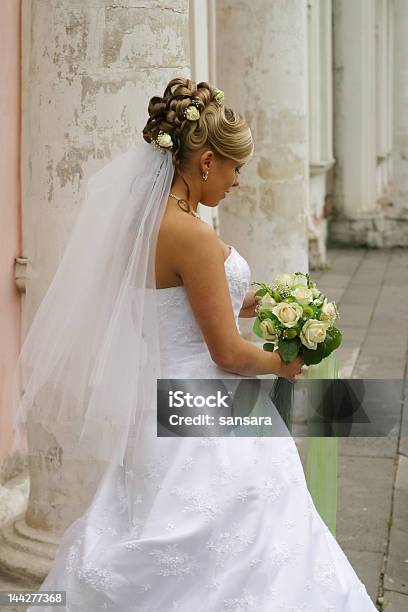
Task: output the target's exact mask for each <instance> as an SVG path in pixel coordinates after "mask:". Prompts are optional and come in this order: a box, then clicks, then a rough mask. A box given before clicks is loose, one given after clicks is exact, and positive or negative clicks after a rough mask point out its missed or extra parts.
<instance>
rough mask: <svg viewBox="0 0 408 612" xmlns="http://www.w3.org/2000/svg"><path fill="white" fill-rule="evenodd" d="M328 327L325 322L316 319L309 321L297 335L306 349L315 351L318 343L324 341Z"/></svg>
mask: <svg viewBox="0 0 408 612" xmlns="http://www.w3.org/2000/svg"><path fill="white" fill-rule="evenodd" d="M329 327H330V325H329V323H327V322H325V321H318V320H317V319H309V320H308V321H306V323H305V324H304V325H303V327H302V331H301V332H300V334H299V337H300V340H301V342H302V344H304V345H305V346H306V347H307V348H308V349H312V350H315V349H316V348H317V345H318V344H319V343H320V342H324V340H326V331H327V329H328V328H329Z"/></svg>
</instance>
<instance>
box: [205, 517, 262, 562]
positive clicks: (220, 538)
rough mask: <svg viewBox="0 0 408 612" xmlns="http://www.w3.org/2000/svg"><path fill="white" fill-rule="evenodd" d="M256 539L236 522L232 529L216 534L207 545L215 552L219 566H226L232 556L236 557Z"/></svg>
mask: <svg viewBox="0 0 408 612" xmlns="http://www.w3.org/2000/svg"><path fill="white" fill-rule="evenodd" d="M254 541H255V538H254V536H252V535H250V534H249V533H248V532H247V530H245V529H243V527H242V526H241V525H240V524H238V523H235V524H234V525H233V526H232V527H231V529H230V530H227V531H223V532H222V533H220V534H219V535H214V536H212V537H211V538H210V540H209V541H208V542H207V544H206V547H207V548H208V550H210V551H211V552H214V553H215V558H216V560H215V563H216V566H217V567H224V566H225V564H226V562H227V561H228V559H229V558H230V557H235V556H237V555H238V554H239V553H241V552H243V551H244V550H246V549H247V548H248V546H249V545H250V544H253V543H254Z"/></svg>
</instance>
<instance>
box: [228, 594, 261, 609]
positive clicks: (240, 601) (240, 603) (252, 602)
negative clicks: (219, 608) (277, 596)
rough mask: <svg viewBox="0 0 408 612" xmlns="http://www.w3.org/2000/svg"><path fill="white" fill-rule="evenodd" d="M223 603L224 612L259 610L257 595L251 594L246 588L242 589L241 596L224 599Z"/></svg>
mask: <svg viewBox="0 0 408 612" xmlns="http://www.w3.org/2000/svg"><path fill="white" fill-rule="evenodd" d="M223 604H224V611H225V612H247V611H248V610H249V611H251V610H254V611H256V610H259V607H260V601H259V597H258V596H255V595H252V594H251V593H250V591H248V589H244V590H243V591H242V595H241V597H236V598H233V599H224V601H223ZM224 611H223V612H224Z"/></svg>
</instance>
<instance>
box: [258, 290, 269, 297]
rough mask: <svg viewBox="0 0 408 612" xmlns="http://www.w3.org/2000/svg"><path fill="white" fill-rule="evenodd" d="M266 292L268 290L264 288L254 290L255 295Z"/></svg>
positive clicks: (262, 294)
mask: <svg viewBox="0 0 408 612" xmlns="http://www.w3.org/2000/svg"><path fill="white" fill-rule="evenodd" d="M267 293H268V291H267V290H266V289H258V291H255V295H260V296H264V295H266V294H267Z"/></svg>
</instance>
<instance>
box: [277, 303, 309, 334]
mask: <svg viewBox="0 0 408 612" xmlns="http://www.w3.org/2000/svg"><path fill="white" fill-rule="evenodd" d="M272 312H273V314H274V315H276V316H277V317H278V319H279V321H280V322H281V323H283V324H284V326H285V327H289V328H290V327H295V325H296V323H297V322H298V321H299V319H300V317H301V316H302V314H303V308H302V307H301V306H300V305H299V304H297V303H296V302H291V303H288V302H279V304H277V305H276V306H274V307H273V308H272Z"/></svg>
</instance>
